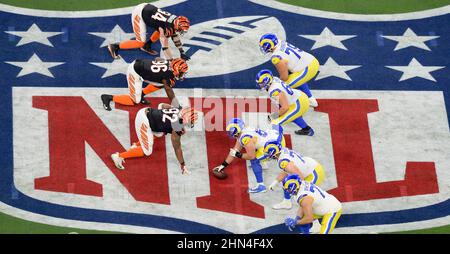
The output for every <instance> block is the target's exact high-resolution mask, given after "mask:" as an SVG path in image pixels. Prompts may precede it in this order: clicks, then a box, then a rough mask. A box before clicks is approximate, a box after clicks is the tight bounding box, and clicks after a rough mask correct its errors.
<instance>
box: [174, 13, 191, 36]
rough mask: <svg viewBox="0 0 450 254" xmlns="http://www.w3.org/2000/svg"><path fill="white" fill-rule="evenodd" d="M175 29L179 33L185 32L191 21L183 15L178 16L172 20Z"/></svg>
mask: <svg viewBox="0 0 450 254" xmlns="http://www.w3.org/2000/svg"><path fill="white" fill-rule="evenodd" d="M173 24H174V27H175V30H177V31H178V32H180V33H185V32H187V30H189V26H190V25H191V23H190V22H189V19H188V18H186V17H185V16H178V17H177V18H176V19H175V20H174V22H173Z"/></svg>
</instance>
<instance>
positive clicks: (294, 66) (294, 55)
mask: <svg viewBox="0 0 450 254" xmlns="http://www.w3.org/2000/svg"><path fill="white" fill-rule="evenodd" d="M314 59H315V58H314V56H313V55H311V54H309V53H307V52H305V51H303V50H300V49H299V48H297V47H295V46H294V45H292V44H289V43H287V42H286V41H280V43H279V44H278V46H277V47H276V48H275V50H274V51H273V53H272V57H271V60H272V63H273V64H275V65H276V64H278V63H279V62H280V61H281V60H287V61H288V69H289V71H290V72H292V73H294V72H299V71H301V70H303V69H305V68H306V67H307V66H308V65H309V64H310V63H312V61H313V60H314Z"/></svg>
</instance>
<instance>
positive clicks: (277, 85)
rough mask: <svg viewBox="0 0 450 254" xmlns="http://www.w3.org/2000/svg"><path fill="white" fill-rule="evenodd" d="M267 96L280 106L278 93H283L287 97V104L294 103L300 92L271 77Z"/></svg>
mask: <svg viewBox="0 0 450 254" xmlns="http://www.w3.org/2000/svg"><path fill="white" fill-rule="evenodd" d="M268 92H269V97H270V99H271V100H272V102H273V103H275V104H277V105H278V106H280V102H279V95H280V94H281V93H284V94H285V95H286V97H287V100H288V103H289V105H292V104H295V103H296V102H297V100H298V99H299V98H300V96H301V92H300V91H299V90H296V89H292V88H290V87H289V86H287V85H286V84H285V83H284V82H283V81H281V79H279V78H277V77H273V81H272V84H270V87H269V90H268Z"/></svg>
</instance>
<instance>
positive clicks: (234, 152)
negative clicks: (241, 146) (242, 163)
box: [230, 148, 242, 158]
mask: <svg viewBox="0 0 450 254" xmlns="http://www.w3.org/2000/svg"><path fill="white" fill-rule="evenodd" d="M230 156H233V157H235V158H242V153H241V152H239V151H238V150H235V149H233V148H231V149H230Z"/></svg>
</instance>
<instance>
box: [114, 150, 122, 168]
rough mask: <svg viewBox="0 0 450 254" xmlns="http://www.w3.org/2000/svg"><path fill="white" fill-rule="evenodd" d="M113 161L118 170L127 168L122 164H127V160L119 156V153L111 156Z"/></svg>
mask: <svg viewBox="0 0 450 254" xmlns="http://www.w3.org/2000/svg"><path fill="white" fill-rule="evenodd" d="M111 159H112V160H113V162H114V165H116V168H118V169H125V167H124V166H123V165H122V163H125V160H124V159H123V158H122V157H120V156H119V153H118V152H117V153H113V154H111Z"/></svg>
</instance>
